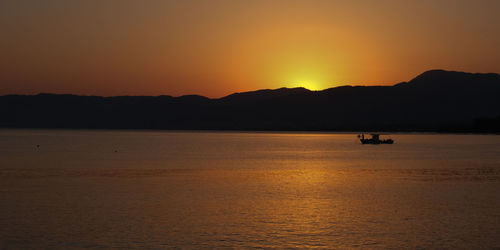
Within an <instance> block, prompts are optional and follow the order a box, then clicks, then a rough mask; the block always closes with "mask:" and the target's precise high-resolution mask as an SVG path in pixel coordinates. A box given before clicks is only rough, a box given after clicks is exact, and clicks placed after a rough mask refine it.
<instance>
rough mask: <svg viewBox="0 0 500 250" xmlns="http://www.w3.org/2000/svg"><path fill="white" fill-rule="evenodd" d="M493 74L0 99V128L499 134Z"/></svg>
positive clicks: (499, 89) (499, 104)
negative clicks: (211, 91)
mask: <svg viewBox="0 0 500 250" xmlns="http://www.w3.org/2000/svg"><path fill="white" fill-rule="evenodd" d="M499 97H500V75H498V74H478V73H476V74H472V73H465V72H456V71H444V70H431V71H427V72H424V73H422V74H420V75H419V76H417V77H415V78H414V79H412V80H410V81H409V82H402V83H398V84H395V85H393V86H349V85H346V86H340V87H335V88H329V89H325V90H322V91H310V90H307V89H305V88H280V89H274V90H271V89H265V90H257V91H251V92H243V93H235V94H232V95H228V96H226V97H222V98H219V99H210V98H207V97H203V96H199V95H186V96H180V97H172V96H156V97H153V96H117V97H100V96H77V95H71V94H65V95H56V94H46V93H43V94H38V95H5V96H0V127H6V128H7V127H8V128H87V129H182V130H191V129H192V130H212V129H213V130H325V131H326V130H328V131H367V130H369V131H375V130H379V131H448V132H488V133H491V132H500V123H499V122H498V120H499V119H500V118H499V117H500V98H499Z"/></svg>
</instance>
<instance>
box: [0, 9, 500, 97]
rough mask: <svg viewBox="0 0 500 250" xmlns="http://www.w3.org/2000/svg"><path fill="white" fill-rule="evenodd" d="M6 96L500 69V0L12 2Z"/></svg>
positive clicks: (7, 14)
mask: <svg viewBox="0 0 500 250" xmlns="http://www.w3.org/2000/svg"><path fill="white" fill-rule="evenodd" d="M0 31H1V35H0V52H1V54H0V94H33V93H40V92H50V93H73V94H87V95H88V94H91V95H106V96H112V95H161V94H168V95H174V96H177V95H184V94H201V95H206V96H209V97H221V96H224V95H227V94H230V93H233V92H241V91H247V90H255V89H262V88H279V87H295V86H304V87H307V88H310V89H324V88H328V87H333V86H338V85H343V84H378V83H385V84H393V83H397V82H401V81H407V80H410V79H411V78H413V77H414V76H416V75H417V74H419V73H421V72H423V71H425V70H429V69H436V68H441V69H449V70H459V71H469V72H497V73H500V1H497V0H491V1H487V0H482V1H481V0H470V1H465V0H452V1H451V0H450V1H444V0H442V1H439V0H432V1H431V0H429V1H426V0H418V1H404V0H394V1H392V0H387V1H375V0H369V1H368V0H367V1H353V0H350V1H335V0H330V1H315V0H303V1H294V0H283V1H281V0H276V1H273V0H263V1H260V0H248V1H246V0H245V1H243V0H228V1H223V0H220V1H218V0H210V1H208V0H207V1H202V0H198V1H190V0H179V1H173V0H171V1H169V0H158V1H156V0H141V1H139V0H137V1H136V0H2V1H0Z"/></svg>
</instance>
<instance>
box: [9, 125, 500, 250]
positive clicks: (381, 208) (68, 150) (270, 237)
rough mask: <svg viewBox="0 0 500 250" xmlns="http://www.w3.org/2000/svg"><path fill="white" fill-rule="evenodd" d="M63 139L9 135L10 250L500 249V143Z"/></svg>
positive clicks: (237, 137)
mask: <svg viewBox="0 0 500 250" xmlns="http://www.w3.org/2000/svg"><path fill="white" fill-rule="evenodd" d="M65 133H66V134H65V136H63V137H62V138H65V139H62V140H61V141H60V140H59V139H58V138H60V137H58V136H57V135H54V136H52V135H51V132H43V136H42V137H43V138H44V139H45V141H46V144H42V147H41V149H39V150H38V151H35V150H34V149H33V148H32V147H30V145H31V144H32V143H33V142H34V141H37V140H39V139H40V136H41V135H37V133H34V134H35V135H33V133H31V134H30V133H28V134H29V135H30V136H26V135H24V134H23V133H21V134H22V135H23V136H25V137H26V138H29V140H26V139H22V138H21V137H22V136H18V135H14V136H13V137H12V138H9V137H8V136H6V135H5V134H4V137H5V140H4V141H3V142H0V154H1V156H2V157H1V158H0V161H1V163H2V164H1V165H0V201H1V204H2V206H0V225H2V226H1V227H0V242H1V244H2V245H1V247H5V248H44V247H48V248H114V247H117V248H118V247H124V248H125V247H126V248H130V247H131V248H169V247H179V248H238V247H280V248H283V247H291V248H295V247H297V248H353V247H361V248H382V249H386V248H493V247H498V246H500V241H499V240H498V239H497V235H500V211H499V210H498V207H499V206H500V192H498V190H499V188H500V178H499V177H500V166H498V162H499V161H498V160H499V158H498V157H499V156H498V154H497V153H498V150H499V147H498V142H497V141H496V140H495V138H493V139H490V138H489V137H486V138H485V137H475V136H472V137H467V139H468V140H466V141H468V143H469V144H466V143H463V141H464V140H463V138H460V137H459V138H455V139H454V137H453V136H447V139H451V140H457V141H460V143H456V144H453V143H451V144H448V142H447V141H446V140H442V139H443V138H442V137H439V138H437V139H433V140H434V141H435V143H431V142H432V140H431V139H428V138H427V137H425V138H422V137H419V136H415V135H413V137H412V136H406V137H405V136H400V137H399V140H398V141H397V142H400V144H399V145H398V144H395V145H393V146H394V147H391V148H389V147H386V148H384V147H362V146H360V145H358V144H355V143H352V144H350V143H351V142H352V141H353V140H352V138H351V137H352V136H354V135H334V134H325V135H320V136H317V135H313V136H309V135H307V134H300V135H296V136H295V135H293V134H291V135H290V134H287V135H281V134H270V135H267V134H238V133H235V134H231V133H229V134H218V133H208V134H201V135H200V134H196V133H194V134H192V133H187V134H183V133H172V134H169V133H167V134H160V135H158V134H156V133H154V134H153V135H154V136H152V135H151V134H149V133H144V132H142V133H140V132H138V133H125V136H124V135H123V134H121V133H118V135H119V136H117V134H115V133H113V132H108V133H89V132H82V133H83V135H84V136H82V135H81V134H79V133H78V132H65ZM72 133H76V135H73V134H72ZM66 136H69V137H71V138H72V140H68V139H67V138H66ZM124 138H126V139H124ZM69 141H71V142H72V144H68V142H69ZM410 141H411V142H412V143H409V142H410ZM5 142H11V143H10V145H9V144H7V143H5ZM12 142H16V143H17V144H15V145H14V146H12V145H13V144H12ZM49 142H51V144H50V143H49ZM471 143H472V144H471ZM495 143H496V144H495ZM484 145H488V146H487V147H486V146H484ZM193 147H194V148H196V150H194V151H193ZM115 148H119V150H118V152H117V153H115V152H114V150H115ZM141 150H142V151H141ZM139 151H140V152H139ZM436 151H437V152H436Z"/></svg>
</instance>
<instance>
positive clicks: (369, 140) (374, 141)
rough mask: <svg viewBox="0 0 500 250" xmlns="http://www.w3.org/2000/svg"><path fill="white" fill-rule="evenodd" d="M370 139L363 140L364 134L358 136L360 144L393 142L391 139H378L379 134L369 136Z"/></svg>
mask: <svg viewBox="0 0 500 250" xmlns="http://www.w3.org/2000/svg"><path fill="white" fill-rule="evenodd" d="M370 135H371V138H365V134H361V135H358V138H359V140H360V141H361V144H393V143H394V140H392V139H385V140H381V139H380V134H370Z"/></svg>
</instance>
